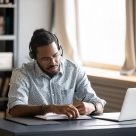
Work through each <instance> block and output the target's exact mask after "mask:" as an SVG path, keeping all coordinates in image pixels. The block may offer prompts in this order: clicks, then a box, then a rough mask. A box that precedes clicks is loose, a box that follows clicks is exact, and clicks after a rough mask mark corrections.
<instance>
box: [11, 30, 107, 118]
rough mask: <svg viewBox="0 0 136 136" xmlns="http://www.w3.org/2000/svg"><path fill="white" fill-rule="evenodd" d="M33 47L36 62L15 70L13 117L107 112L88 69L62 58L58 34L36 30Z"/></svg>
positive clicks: (12, 101)
mask: <svg viewBox="0 0 136 136" xmlns="http://www.w3.org/2000/svg"><path fill="white" fill-rule="evenodd" d="M29 50H30V53H29V54H30V57H31V58H32V59H34V61H33V62H30V63H27V64H24V65H23V66H22V67H21V68H17V69H15V70H14V71H13V73H12V77H11V81H10V90H9V101H8V110H9V113H10V114H11V115H12V116H35V115H44V114H46V113H49V112H53V113H57V114H65V115H67V116H68V118H72V119H74V118H77V117H79V116H80V115H89V114H92V113H102V112H103V109H104V105H105V104H106V102H105V101H104V100H102V99H100V98H99V97H97V96H96V94H95V92H94V90H93V89H92V88H91V86H90V82H89V81H88V79H87V76H86V74H85V72H84V71H83V70H82V69H81V68H80V67H79V66H78V65H76V64H74V63H73V62H71V61H69V60H67V59H64V58H63V57H62V54H63V52H62V48H61V46H60V44H59V41H58V39H57V37H56V36H55V35H54V34H52V33H50V32H48V31H46V30H44V29H38V30H36V31H35V32H34V33H33V36H32V38H31V41H30V45H29Z"/></svg>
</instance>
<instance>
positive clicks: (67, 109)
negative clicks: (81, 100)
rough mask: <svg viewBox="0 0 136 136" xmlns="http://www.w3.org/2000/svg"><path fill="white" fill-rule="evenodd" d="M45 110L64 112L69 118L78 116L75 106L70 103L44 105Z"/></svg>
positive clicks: (57, 112)
mask: <svg viewBox="0 0 136 136" xmlns="http://www.w3.org/2000/svg"><path fill="white" fill-rule="evenodd" d="M45 108H46V109H45V111H46V113H48V112H53V113H56V114H65V115H66V116H68V118H69V119H76V118H78V117H79V116H80V115H79V112H78V110H77V108H76V107H75V106H73V105H72V104H69V105H48V106H47V105H45Z"/></svg>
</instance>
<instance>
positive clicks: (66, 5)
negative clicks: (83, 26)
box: [53, 0, 80, 63]
mask: <svg viewBox="0 0 136 136" xmlns="http://www.w3.org/2000/svg"><path fill="white" fill-rule="evenodd" d="M54 7H55V10H54V29H53V31H54V33H55V34H56V35H57V37H58V39H59V42H60V44H61V46H62V48H63V49H64V57H66V58H68V59H70V60H72V61H75V62H77V63H79V62H80V58H79V52H78V49H79V47H78V45H77V43H78V42H77V16H76V0H54Z"/></svg>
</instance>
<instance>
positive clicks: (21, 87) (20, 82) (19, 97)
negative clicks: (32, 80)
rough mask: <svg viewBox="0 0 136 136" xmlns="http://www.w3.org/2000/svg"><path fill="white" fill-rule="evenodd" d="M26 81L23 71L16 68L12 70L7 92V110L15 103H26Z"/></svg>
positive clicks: (27, 81)
mask: <svg viewBox="0 0 136 136" xmlns="http://www.w3.org/2000/svg"><path fill="white" fill-rule="evenodd" d="M28 83H29V80H28V78H27V74H26V73H25V72H24V71H22V70H20V69H16V70H14V71H13V72H12V77H11V80H10V89H9V94H8V110H9V109H11V108H13V107H14V106H16V105H20V104H28V95H29V91H28V88H29V87H28V85H29V84H28Z"/></svg>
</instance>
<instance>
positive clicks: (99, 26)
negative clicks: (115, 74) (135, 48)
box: [77, 0, 126, 67]
mask: <svg viewBox="0 0 136 136" xmlns="http://www.w3.org/2000/svg"><path fill="white" fill-rule="evenodd" d="M77 4H78V23H79V39H80V40H79V43H80V49H81V59H82V60H83V62H89V63H90V64H91V63H96V64H98V65H105V64H106V65H110V66H117V67H121V66H122V65H123V63H124V59H125V27H126V24H125V22H126V21H125V20H126V19H125V0H86V1H84V0H78V1H77Z"/></svg>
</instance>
